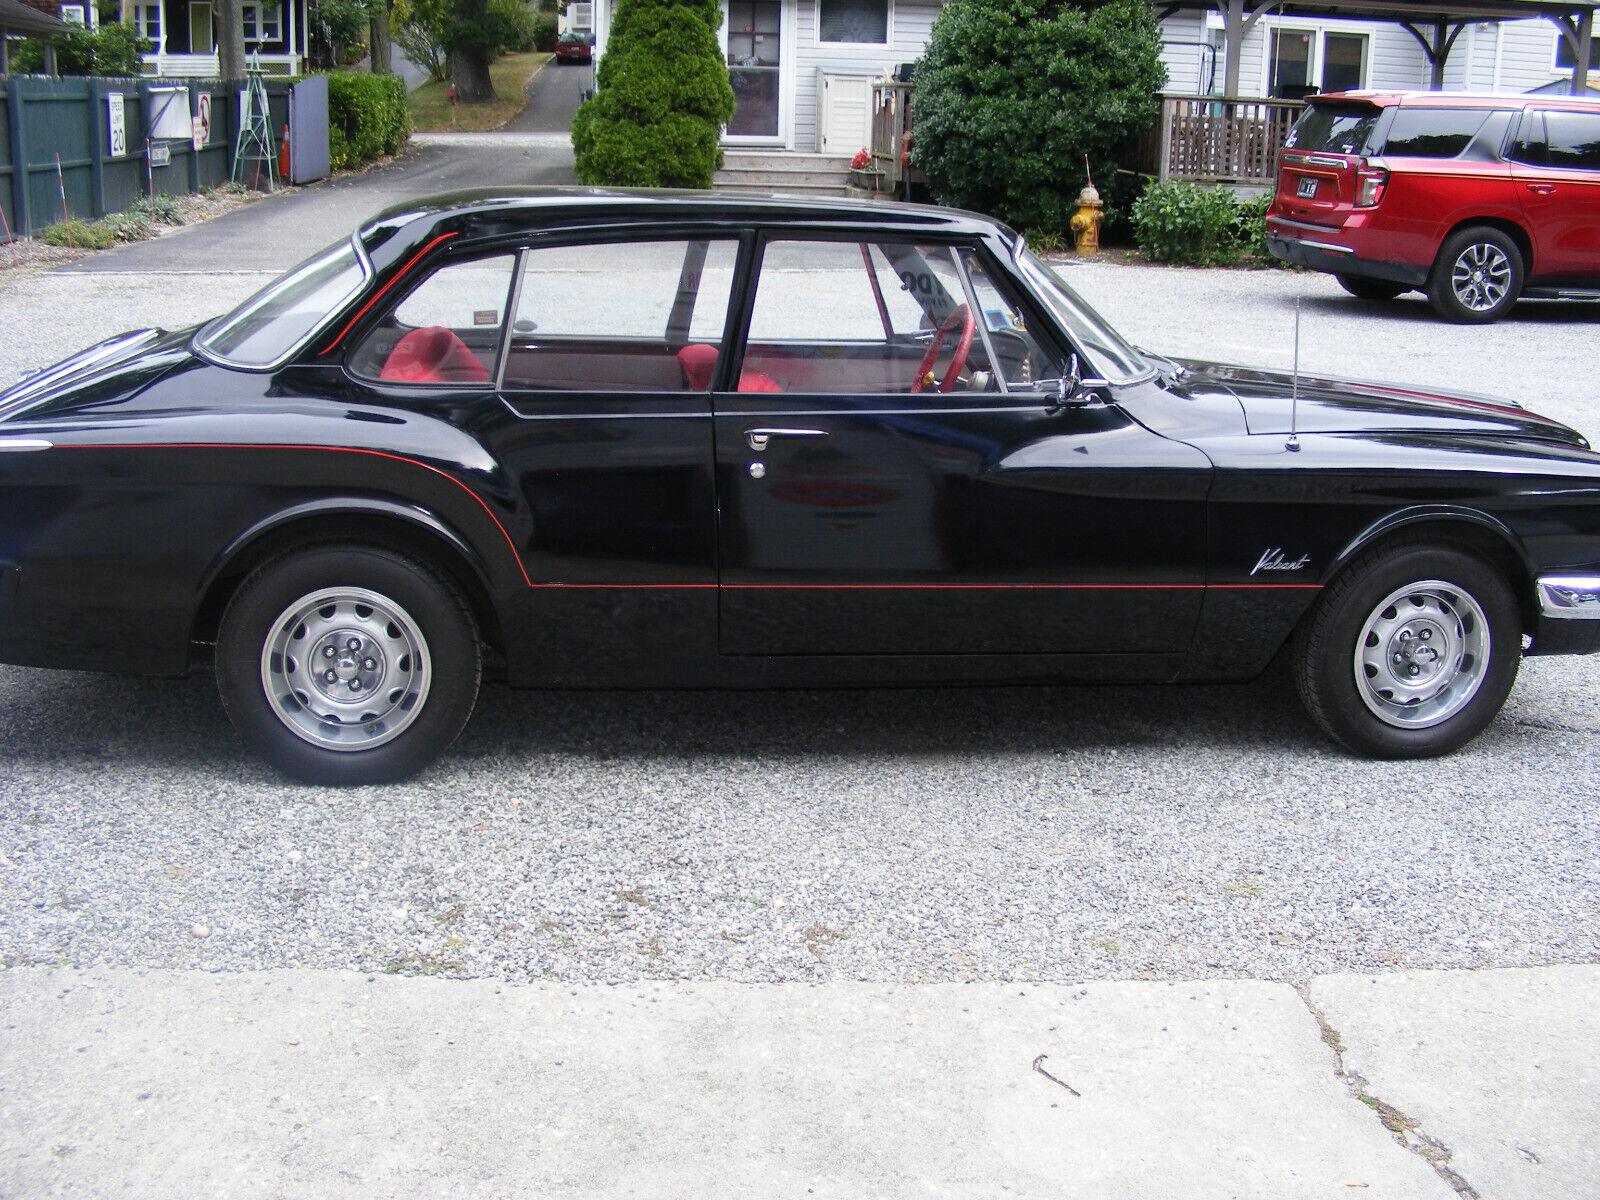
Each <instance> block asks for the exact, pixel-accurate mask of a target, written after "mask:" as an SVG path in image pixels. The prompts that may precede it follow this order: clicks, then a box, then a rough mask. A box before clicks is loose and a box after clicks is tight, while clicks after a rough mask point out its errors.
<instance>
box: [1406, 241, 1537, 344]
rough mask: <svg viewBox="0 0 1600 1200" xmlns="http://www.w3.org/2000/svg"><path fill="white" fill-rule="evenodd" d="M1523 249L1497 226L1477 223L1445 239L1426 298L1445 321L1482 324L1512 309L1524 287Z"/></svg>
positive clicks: (1495, 319) (1429, 282) (1494, 319)
mask: <svg viewBox="0 0 1600 1200" xmlns="http://www.w3.org/2000/svg"><path fill="white" fill-rule="evenodd" d="M1522 278H1523V264H1522V251H1521V250H1519V249H1518V248H1517V244H1516V242H1514V241H1512V240H1511V238H1510V237H1509V236H1507V235H1506V234H1504V233H1502V232H1501V231H1500V230H1498V229H1491V228H1490V227H1488V226H1487V225H1478V226H1474V227H1472V228H1470V229H1463V230H1460V231H1458V232H1457V233H1454V234H1452V235H1451V236H1450V237H1448V238H1446V239H1445V243H1444V245H1443V246H1442V247H1440V249H1439V257H1438V259H1437V260H1435V262H1434V264H1433V273H1432V275H1430V276H1429V277H1428V299H1429V300H1430V301H1431V302H1432V304H1433V308H1434V311H1435V312H1437V313H1438V314H1439V315H1440V316H1441V317H1443V318H1444V319H1445V320H1447V321H1455V322H1456V323H1458V324H1464V325H1481V324H1486V323H1488V322H1490V321H1498V320H1499V319H1500V318H1501V317H1503V316H1505V315H1506V313H1508V312H1510V311H1511V306H1512V305H1513V304H1515V303H1516V302H1517V296H1518V295H1519V294H1521V292H1522Z"/></svg>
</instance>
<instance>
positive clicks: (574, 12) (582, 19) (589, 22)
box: [567, 3, 594, 32]
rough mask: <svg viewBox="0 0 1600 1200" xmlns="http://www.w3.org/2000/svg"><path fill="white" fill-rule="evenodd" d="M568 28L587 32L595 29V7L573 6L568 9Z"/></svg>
mask: <svg viewBox="0 0 1600 1200" xmlns="http://www.w3.org/2000/svg"><path fill="white" fill-rule="evenodd" d="M567 28H568V29H571V30H573V31H574V32H576V31H579V30H582V31H585V32H587V31H588V30H590V29H593V28H594V5H593V4H587V3H586V4H573V5H570V6H569V7H568V8H567Z"/></svg>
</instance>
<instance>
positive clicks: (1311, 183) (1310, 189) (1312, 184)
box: [1295, 175, 1317, 200]
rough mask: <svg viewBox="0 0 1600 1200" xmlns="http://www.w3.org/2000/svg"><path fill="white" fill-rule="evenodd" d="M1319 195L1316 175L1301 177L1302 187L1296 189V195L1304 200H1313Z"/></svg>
mask: <svg viewBox="0 0 1600 1200" xmlns="http://www.w3.org/2000/svg"><path fill="white" fill-rule="evenodd" d="M1316 194H1317V180H1316V176H1314V175H1302V176H1300V186H1299V187H1298V188H1296V189H1295V195H1297V196H1299V197H1300V199H1302V200H1311V199H1314V198H1315V197H1316Z"/></svg>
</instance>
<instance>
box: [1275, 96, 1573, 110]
mask: <svg viewBox="0 0 1600 1200" xmlns="http://www.w3.org/2000/svg"><path fill="white" fill-rule="evenodd" d="M1323 102H1333V103H1346V102H1350V103H1358V104H1371V105H1374V106H1375V107H1378V108H1388V107H1392V106H1394V105H1404V106H1405V107H1407V108H1411V107H1417V108H1533V107H1537V108H1568V109H1572V110H1575V111H1579V112H1600V98H1595V97H1588V96H1552V95H1548V94H1531V93H1528V92H1515V93H1508V92H1501V93H1493V92H1398V91H1350V92H1326V93H1323V94H1321V95H1316V96H1307V97H1306V103H1307V104H1320V103H1323Z"/></svg>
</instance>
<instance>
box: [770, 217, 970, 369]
mask: <svg viewBox="0 0 1600 1200" xmlns="http://www.w3.org/2000/svg"><path fill="white" fill-rule="evenodd" d="M980 325H981V322H980V319H979V315H978V314H976V313H974V312H973V310H972V305H971V303H970V302H969V300H968V293H967V288H966V284H965V282H964V280H963V278H962V271H961V268H960V265H959V264H958V262H957V259H956V254H955V251H954V250H953V249H952V248H951V247H949V246H920V245H910V244H905V243H896V242H811V241H773V242H770V243H768V245H767V247H766V249H765V251H764V253H763V255H762V261H761V277H760V279H759V280H758V281H757V284H756V295H755V302H754V304H753V306H752V309H751V313H750V332H749V336H748V338H747V339H746V343H745V356H744V363H743V367H742V370H741V372H740V380H739V387H740V389H741V390H743V391H785V392H813V393H835V394H862V393H892V392H910V391H912V390H913V386H914V385H917V384H918V381H919V380H920V381H921V383H920V386H917V387H916V390H918V391H929V392H932V391H935V390H952V391H953V390H960V391H995V390H998V384H997V383H996V381H995V379H994V377H993V372H992V370H991V369H990V366H989V353H988V348H987V341H986V338H985V336H984V334H983V331H982V329H981V328H980ZM946 380H948V382H949V386H948V388H947V387H945V381H946Z"/></svg>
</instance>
